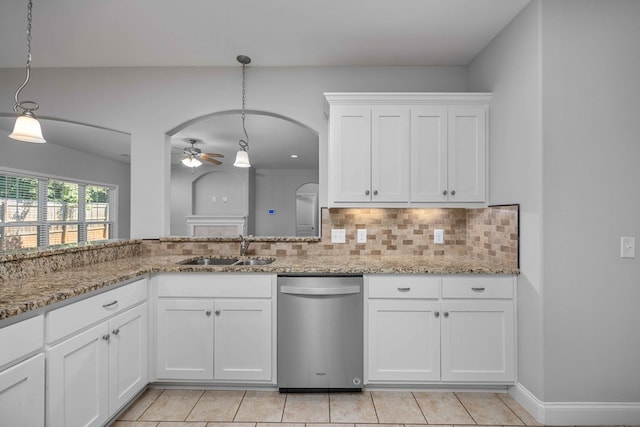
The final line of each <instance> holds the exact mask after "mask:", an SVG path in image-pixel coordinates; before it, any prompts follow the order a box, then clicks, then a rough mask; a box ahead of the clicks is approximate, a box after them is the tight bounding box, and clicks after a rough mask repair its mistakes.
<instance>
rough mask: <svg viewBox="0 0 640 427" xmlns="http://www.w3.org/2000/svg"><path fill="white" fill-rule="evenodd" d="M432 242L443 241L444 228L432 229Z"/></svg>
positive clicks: (439, 242)
mask: <svg viewBox="0 0 640 427" xmlns="http://www.w3.org/2000/svg"><path fill="white" fill-rule="evenodd" d="M433 243H438V244H441V243H444V230H440V229H437V230H433Z"/></svg>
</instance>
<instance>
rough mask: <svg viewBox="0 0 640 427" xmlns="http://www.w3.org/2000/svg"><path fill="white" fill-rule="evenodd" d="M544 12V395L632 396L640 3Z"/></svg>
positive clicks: (570, 3) (637, 353)
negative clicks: (628, 242) (627, 253)
mask: <svg viewBox="0 0 640 427" xmlns="http://www.w3.org/2000/svg"><path fill="white" fill-rule="evenodd" d="M542 10H543V16H542V22H543V32H542V36H543V52H544V57H543V76H544V96H543V107H544V108H543V121H544V158H543V163H544V174H543V177H544V186H543V194H544V228H543V239H544V277H543V280H544V289H545V291H544V316H545V328H544V337H545V346H544V347H545V348H544V361H545V372H544V387H545V400H546V401H550V402H554V401H560V402H567V401H576V402H640V362H639V361H640V331H639V328H640V309H639V308H638V305H639V304H638V303H639V302H640V258H635V259H621V258H620V256H619V254H620V236H635V237H636V238H640V191H639V190H638V185H639V184H640V167H639V164H640V77H639V76H640V74H639V73H640V25H639V22H640V2H638V1H633V0H631V1H625V0H609V1H604V0H600V1H580V0H562V1H545V2H544V3H543V9H542ZM637 420H638V418H636V421H637Z"/></svg>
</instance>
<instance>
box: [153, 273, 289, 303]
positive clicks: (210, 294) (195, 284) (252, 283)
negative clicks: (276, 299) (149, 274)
mask: <svg viewBox="0 0 640 427" xmlns="http://www.w3.org/2000/svg"><path fill="white" fill-rule="evenodd" d="M155 279H156V286H157V289H158V296H159V297H201V298H271V297H272V295H273V289H275V281H276V276H275V275H273V274H254V273H248V274H243V273H229V274H226V273H202V274H198V273H184V274H160V275H158V276H157V277H156V278H155Z"/></svg>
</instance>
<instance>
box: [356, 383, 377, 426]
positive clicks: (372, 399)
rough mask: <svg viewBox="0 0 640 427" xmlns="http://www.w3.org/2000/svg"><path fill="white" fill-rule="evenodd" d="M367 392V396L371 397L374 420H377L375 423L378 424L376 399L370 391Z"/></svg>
mask: <svg viewBox="0 0 640 427" xmlns="http://www.w3.org/2000/svg"><path fill="white" fill-rule="evenodd" d="M368 393H369V398H370V399H371V404H372V405H373V412H375V414H376V420H377V421H378V422H377V423H376V424H380V417H378V410H377V409H376V400H375V399H374V398H373V393H372V392H370V391H369V392H368ZM354 427H355V423H354Z"/></svg>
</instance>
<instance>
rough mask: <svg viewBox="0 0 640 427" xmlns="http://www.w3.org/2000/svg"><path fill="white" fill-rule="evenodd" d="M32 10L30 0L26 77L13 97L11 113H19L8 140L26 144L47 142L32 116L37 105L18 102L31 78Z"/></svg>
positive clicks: (31, 102) (30, 102)
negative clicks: (13, 102)
mask: <svg viewBox="0 0 640 427" xmlns="http://www.w3.org/2000/svg"><path fill="white" fill-rule="evenodd" d="M32 8H33V3H32V1H31V0H28V2H27V65H26V76H25V79H24V82H23V83H22V85H20V87H19V88H18V90H16V94H15V96H14V99H15V102H16V103H15V105H14V106H13V111H15V112H16V113H20V115H19V116H18V118H17V119H16V124H15V126H14V128H13V132H11V135H9V138H12V139H15V140H18V141H26V142H37V143H42V142H47V141H46V140H45V139H44V137H43V136H42V128H41V127H40V122H38V119H36V116H35V115H34V114H33V112H34V111H35V110H37V109H38V107H39V106H38V103H37V102H34V101H20V91H21V90H22V89H24V88H25V86H27V83H29V78H30V76H31V9H32Z"/></svg>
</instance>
